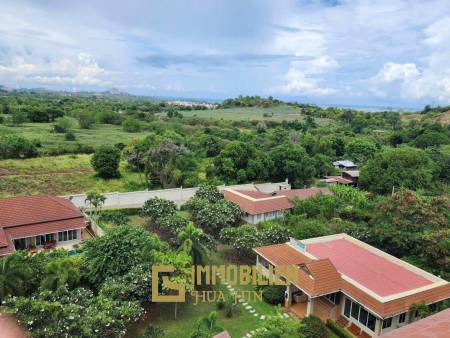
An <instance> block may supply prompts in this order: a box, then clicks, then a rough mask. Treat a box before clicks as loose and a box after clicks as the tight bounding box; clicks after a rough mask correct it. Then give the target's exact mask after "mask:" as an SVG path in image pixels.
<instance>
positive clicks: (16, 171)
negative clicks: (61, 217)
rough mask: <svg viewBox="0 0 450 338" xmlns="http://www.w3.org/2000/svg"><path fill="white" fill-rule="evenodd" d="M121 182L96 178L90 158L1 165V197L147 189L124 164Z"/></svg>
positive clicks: (21, 161) (61, 157) (31, 161)
mask: <svg viewBox="0 0 450 338" xmlns="http://www.w3.org/2000/svg"><path fill="white" fill-rule="evenodd" d="M120 171H121V173H122V177H121V178H117V179H112V180H104V179H101V178H99V177H97V176H96V175H95V172H94V170H93V169H92V167H91V164H90V155H63V156H49V157H37V158H31V159H24V160H2V161H0V197H9V196H15V195H29V194H52V195H68V194H76V193H83V192H87V191H97V192H111V191H120V192H122V191H133V190H142V189H144V188H145V184H144V178H143V176H142V174H138V173H135V172H131V171H129V170H128V169H127V167H126V162H124V161H123V162H122V163H121V168H120Z"/></svg>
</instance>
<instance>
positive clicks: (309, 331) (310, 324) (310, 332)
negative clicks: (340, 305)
mask: <svg viewBox="0 0 450 338" xmlns="http://www.w3.org/2000/svg"><path fill="white" fill-rule="evenodd" d="M300 333H301V335H302V336H303V337H305V338H326V337H328V331H327V327H326V326H325V324H324V323H323V322H322V321H321V320H320V319H319V318H317V317H315V316H308V317H305V318H303V319H302V322H301V325H300Z"/></svg>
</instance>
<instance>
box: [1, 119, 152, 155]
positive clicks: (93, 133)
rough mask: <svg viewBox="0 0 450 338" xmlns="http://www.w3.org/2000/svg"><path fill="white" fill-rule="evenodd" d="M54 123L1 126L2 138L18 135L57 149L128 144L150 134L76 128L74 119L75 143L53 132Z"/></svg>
mask: <svg viewBox="0 0 450 338" xmlns="http://www.w3.org/2000/svg"><path fill="white" fill-rule="evenodd" d="M52 125H53V123H24V124H22V125H20V126H10V125H2V124H0V136H2V135H10V134H16V135H20V136H23V137H26V138H28V139H37V140H39V141H40V142H41V144H42V147H43V148H44V149H45V148H57V147H60V146H67V145H71V144H74V143H81V144H83V145H89V146H91V147H94V148H95V147H98V146H100V145H103V144H117V143H120V142H121V143H124V144H127V143H129V142H131V141H133V140H134V139H143V138H144V137H145V136H146V135H148V132H138V133H128V132H125V131H123V130H122V127H121V126H115V125H111V124H96V125H95V126H94V127H93V128H92V129H79V128H75V126H76V121H75V119H73V125H74V128H72V129H71V132H73V133H74V134H75V136H76V140H75V141H66V140H65V139H64V134H58V133H53V132H52Z"/></svg>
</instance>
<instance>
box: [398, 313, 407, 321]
mask: <svg viewBox="0 0 450 338" xmlns="http://www.w3.org/2000/svg"><path fill="white" fill-rule="evenodd" d="M405 320H406V313H402V314H401V315H400V316H399V317H398V322H399V323H404V322H405Z"/></svg>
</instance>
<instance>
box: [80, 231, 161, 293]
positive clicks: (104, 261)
mask: <svg viewBox="0 0 450 338" xmlns="http://www.w3.org/2000/svg"><path fill="white" fill-rule="evenodd" d="M155 250H156V251H158V250H168V247H167V244H166V243H164V242H161V240H160V239H159V238H158V237H157V236H156V235H154V234H151V233H149V232H148V231H146V230H144V229H143V228H141V227H137V226H132V225H121V226H117V227H114V228H112V229H111V230H109V231H107V232H106V234H105V235H104V236H101V237H95V238H93V239H91V240H89V241H86V242H84V243H83V246H82V251H83V254H84V256H85V257H86V264H85V266H84V268H85V273H86V277H87V279H88V281H89V283H91V284H92V285H93V286H94V287H97V288H98V287H99V286H100V284H101V283H102V282H103V281H104V280H106V279H107V278H108V277H115V276H117V275H123V274H126V273H128V272H129V271H130V270H131V268H132V267H133V266H137V265H139V264H145V263H146V264H151V263H152V262H153V251H155Z"/></svg>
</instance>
